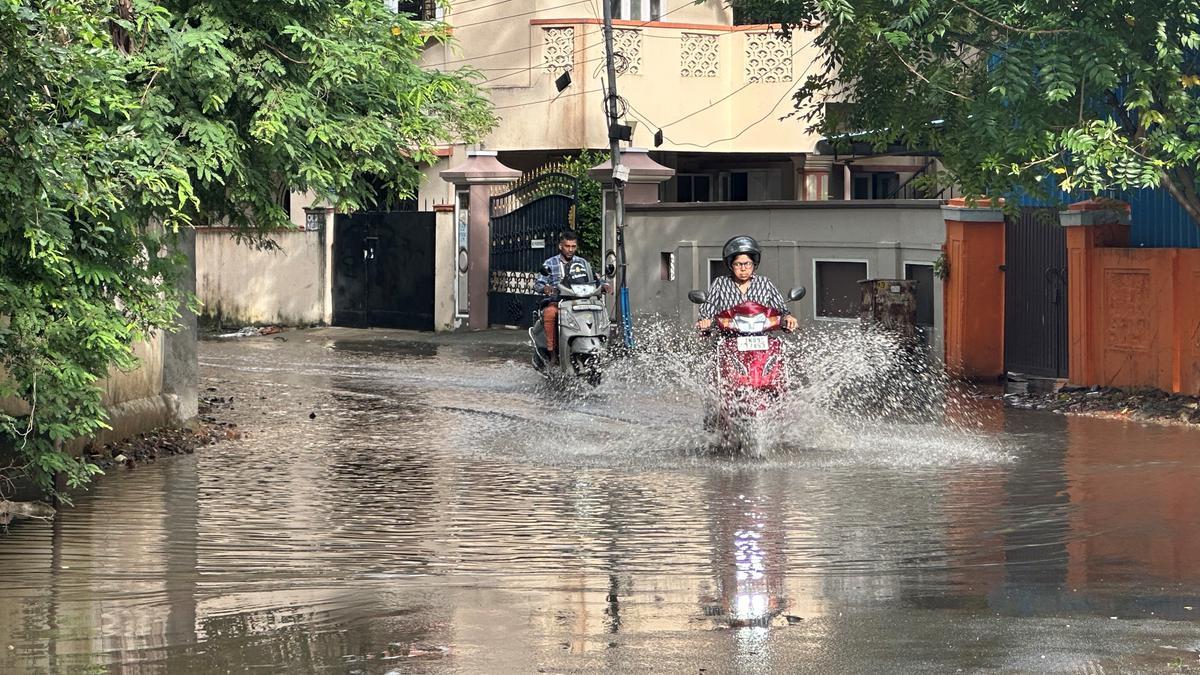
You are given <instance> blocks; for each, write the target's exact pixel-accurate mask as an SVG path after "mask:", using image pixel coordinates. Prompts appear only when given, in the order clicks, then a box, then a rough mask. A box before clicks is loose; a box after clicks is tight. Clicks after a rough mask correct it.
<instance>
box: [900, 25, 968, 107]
mask: <svg viewBox="0 0 1200 675" xmlns="http://www.w3.org/2000/svg"><path fill="white" fill-rule="evenodd" d="M883 44H885V45H887V48H888V49H890V50H892V53H893V54H895V55H896V58H897V59H898V60H899V61H900V63H901V64H903V65H904V67H905V68H908V72H910V73H912V74H913V75H916V76H917V79H919V80H921V81H922V82H924V83H925V84H928V85H929V86H931V87H937V88H938V89H941V90H942V91H944V92H946V93H947V94H950V95H951V96H957V97H958V98H961V99H962V100H964V101H970V100H972V99H971V97H970V96H964V95H963V94H960V93H958V92H957V91H951V90H949V89H947V88H945V87H943V86H942V85H940V84H934V83H932V82H930V81H929V78H927V77H925V76H924V75H922V74H921V73H920V72H918V71H917V69H916V68H913V67H912V66H911V65H909V63H908V61H905V60H904V57H903V56H900V52H899V51H897V50H896V48H895V47H893V46H892V44H891V43H890V42H888V41H887V40H884V41H883Z"/></svg>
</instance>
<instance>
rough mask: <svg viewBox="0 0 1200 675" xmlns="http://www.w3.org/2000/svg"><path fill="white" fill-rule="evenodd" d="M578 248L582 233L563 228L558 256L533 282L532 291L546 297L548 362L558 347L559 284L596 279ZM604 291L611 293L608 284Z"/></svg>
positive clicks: (543, 268) (544, 267) (545, 320)
mask: <svg viewBox="0 0 1200 675" xmlns="http://www.w3.org/2000/svg"><path fill="white" fill-rule="evenodd" d="M578 249H579V235H578V234H575V232H573V231H572V230H564V231H563V233H562V235H560V236H559V239H558V255H556V256H554V257H553V258H549V259H548V260H546V263H545V264H544V265H543V266H542V270H543V271H544V272H543V273H542V274H539V275H538V277H537V279H536V280H535V281H534V282H533V290H534V291H536V292H537V293H541V294H543V295H545V296H547V297H546V299H544V300H542V325H543V326H544V327H545V329H546V350H547V351H548V352H549V353H550V354H549V362H550V363H554V361H555V360H556V358H557V354H556V351H557V349H558V302H557V299H556V298H555V297H554V296H555V293H556V292H557V289H558V284H559V282H561V281H562V280H563V279H564V278H573V277H584V278H587V279H589V280H590V279H594V278H595V275H594V274H592V266H591V264H589V263H588V261H587V260H585V259H584V258H583V256H578V255H575V251H576V250H578ZM601 289H602V290H603V292H605V293H607V292H609V286H608V284H607V283H604V284H603V285H602V286H601Z"/></svg>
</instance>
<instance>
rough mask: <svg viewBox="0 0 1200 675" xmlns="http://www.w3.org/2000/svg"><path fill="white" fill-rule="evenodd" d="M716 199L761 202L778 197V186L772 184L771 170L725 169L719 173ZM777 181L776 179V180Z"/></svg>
mask: <svg viewBox="0 0 1200 675" xmlns="http://www.w3.org/2000/svg"><path fill="white" fill-rule="evenodd" d="M720 178H721V183H720V185H721V190H720V194H719V195H718V199H719V200H720V201H724V202H761V201H766V200H768V199H779V186H778V185H773V184H772V172H770V171H766V170H760V169H753V170H748V171H725V172H722V173H721V174H720ZM776 182H777V181H776Z"/></svg>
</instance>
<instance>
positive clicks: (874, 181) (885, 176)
mask: <svg viewBox="0 0 1200 675" xmlns="http://www.w3.org/2000/svg"><path fill="white" fill-rule="evenodd" d="M851 180H852V181H853V182H852V183H851V194H850V196H851V198H852V199H887V198H889V197H891V196H892V195H894V194H895V193H896V190H898V189H899V188H900V174H898V173H891V172H877V173H856V174H854V175H853V177H852V178H851Z"/></svg>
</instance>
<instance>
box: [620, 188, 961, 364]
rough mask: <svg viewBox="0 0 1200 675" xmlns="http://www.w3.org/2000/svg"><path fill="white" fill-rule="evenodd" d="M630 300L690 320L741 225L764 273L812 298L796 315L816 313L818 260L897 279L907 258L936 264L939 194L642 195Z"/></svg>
mask: <svg viewBox="0 0 1200 675" xmlns="http://www.w3.org/2000/svg"><path fill="white" fill-rule="evenodd" d="M625 220H626V251H627V255H628V257H629V292H630V303H631V304H632V306H633V310H634V313H635V315H639V314H640V315H649V314H658V315H664V316H668V317H674V318H676V319H677V320H679V321H687V322H691V321H694V320H695V308H694V307H693V305H692V304H691V303H690V302H688V300H687V292H688V291H689V290H690V289H693V288H707V287H708V260H709V259H711V258H720V257H721V246H722V245H723V244H724V243H725V241H726V240H727V239H728V238H729V237H732V236H734V235H737V234H748V235H750V236H752V237H754V238H756V239H758V240H759V242H760V243H761V244H762V245H763V262H762V267H761V268H760V272H761V273H763V274H766V275H767V276H768V277H770V278H771V279H772V280H773V281H774V282H775V284H776V285H777V286H779V287H780V288H781V289H782V290H784V291H785V292H786V289H787V288H789V287H791V286H796V285H803V286H805V287H806V288H807V289H808V297H806V298H805V299H804V300H802V301H800V302H799V303H796V304H795V305H793V306H792V307H793V311H794V312H795V314H796V315H797V317H798V318H799V319H800V320H801V321H802V322H810V323H811V322H829V321H833V320H830V319H818V318H816V317H815V316H814V305H813V298H814V297H815V291H816V289H815V284H814V280H813V264H814V261H815V260H818V259H832V260H839V259H841V260H865V261H866V262H867V267H868V274H869V276H870V277H871V278H895V279H899V278H903V277H904V263H905V262H926V263H932V262H934V261H935V260H937V258H938V256H939V255H940V253H941V246H942V243H943V242H944V241H945V236H946V226H945V222H944V221H943V220H942V214H941V210H940V203H939V202H938V201H936V200H911V201H907V200H888V201H883V200H874V201H829V202H758V203H729V202H726V203H714V204H648V205H637V206H633V205H631V206H629V207H628V209H627V215H626V219H625ZM663 253H674V254H675V280H674V281H667V280H663V279H662V278H661V268H662V262H661V261H662V254H663ZM933 290H934V327H935V328H934V334H933V335H932V336H931V337H932V340H933V343H934V345H935V350H938V349H940V347H939V346H940V340H941V334H942V326H943V321H942V284H941V283H940V282H938V283H937V284H936V287H935V288H934V289H933Z"/></svg>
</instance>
